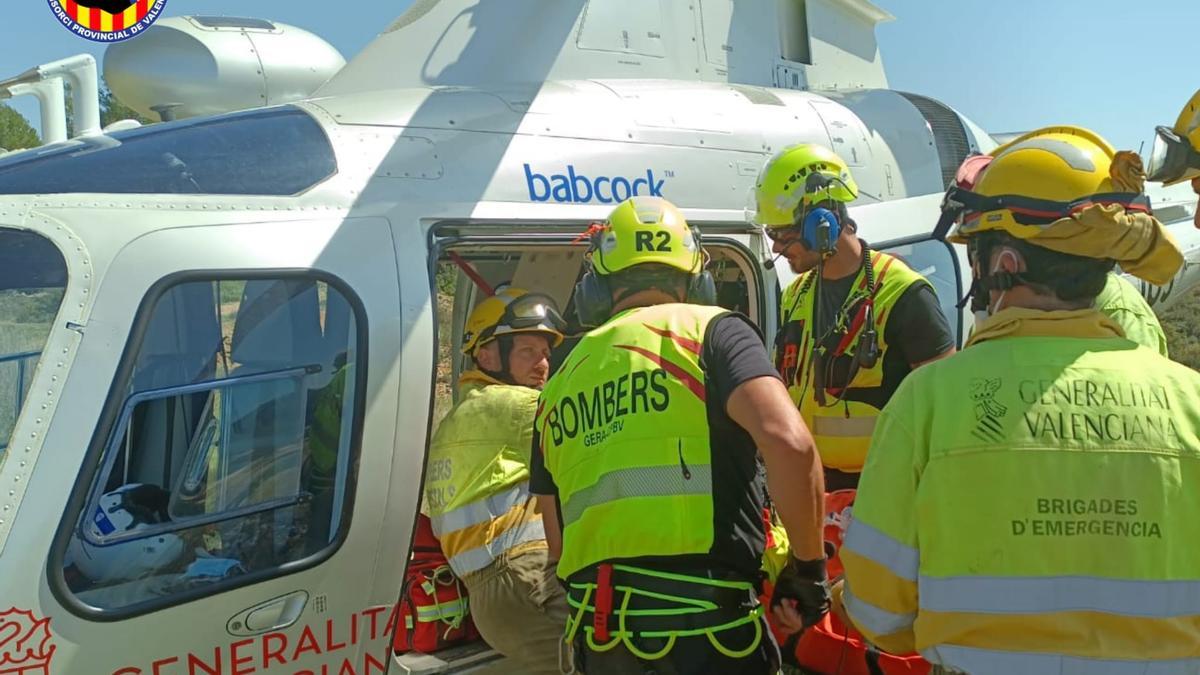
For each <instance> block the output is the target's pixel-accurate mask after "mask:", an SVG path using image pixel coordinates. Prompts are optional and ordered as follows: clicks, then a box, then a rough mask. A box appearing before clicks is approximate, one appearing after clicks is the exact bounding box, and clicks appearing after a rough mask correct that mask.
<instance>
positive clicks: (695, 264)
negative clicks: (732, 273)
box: [575, 197, 717, 326]
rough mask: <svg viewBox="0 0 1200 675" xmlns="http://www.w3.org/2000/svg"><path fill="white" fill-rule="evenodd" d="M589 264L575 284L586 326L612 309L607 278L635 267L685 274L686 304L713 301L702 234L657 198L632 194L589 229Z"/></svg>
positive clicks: (577, 303)
mask: <svg viewBox="0 0 1200 675" xmlns="http://www.w3.org/2000/svg"><path fill="white" fill-rule="evenodd" d="M588 235H590V242H589V243H590V248H589V251H588V262H589V268H590V269H588V270H587V272H586V273H585V274H584V275H583V277H582V278H581V279H580V280H579V282H578V283H577V284H575V311H576V313H577V314H578V316H579V322H580V323H581V324H582V325H584V326H597V325H599V324H601V323H603V322H604V321H605V320H606V319H607V318H608V316H609V315H610V313H611V312H612V308H613V296H612V293H613V290H614V289H613V287H612V285H611V284H610V283H609V279H610V278H611V276H612V275H613V274H615V273H617V272H623V271H625V270H629V269H631V268H634V267H637V266H639V265H650V264H657V265H664V266H666V267H671V268H674V269H676V270H679V271H680V272H683V273H686V274H687V275H688V277H689V279H688V284H687V292H686V297H685V298H684V299H685V300H686V301H687V302H690V303H695V304H704V305H711V304H715V303H716V297H717V290H716V283H715V281H714V280H713V278H712V274H710V273H709V272H708V271H707V270H705V269H704V268H705V266H706V265H707V264H708V256H707V255H706V254H705V252H704V248H703V247H702V246H701V243H700V232H699V231H698V230H695V229H693V228H692V227H691V226H690V225H688V223H687V220H685V219H684V217H683V214H682V213H680V212H679V209H677V208H676V207H675V205H674V204H672V203H671V202H669V201H667V200H665V199H662V198H661V197H630V198H629V199H626V200H625V201H623V202H621V203H620V204H619V205H617V207H616V208H615V209H613V210H612V212H611V213H610V214H609V216H608V220H607V221H605V222H604V223H603V224H602V225H596V226H593V227H592V229H591V230H589V231H588Z"/></svg>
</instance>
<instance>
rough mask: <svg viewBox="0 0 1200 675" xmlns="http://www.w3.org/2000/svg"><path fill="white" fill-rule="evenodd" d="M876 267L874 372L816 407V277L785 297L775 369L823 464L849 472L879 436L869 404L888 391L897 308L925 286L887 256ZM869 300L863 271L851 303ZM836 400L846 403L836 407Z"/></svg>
mask: <svg viewBox="0 0 1200 675" xmlns="http://www.w3.org/2000/svg"><path fill="white" fill-rule="evenodd" d="M871 263H872V266H873V268H874V272H875V287H876V291H875V330H876V333H877V340H878V346H879V358H878V359H877V360H876V361H875V365H874V366H873V367H871V368H863V369H860V370H859V371H858V374H857V375H855V376H854V379H853V380H852V381H851V382H850V383H849V387H848V388H847V390H846V391H845V392H843V393H842V394H841V395H840V396H838V397H835V396H829V397H828V400H829V401H830V402H829V403H827V404H826V405H825V406H821V405H820V404H818V403H817V399H816V394H815V392H814V387H815V386H816V384H815V382H814V376H813V373H814V368H813V363H812V361H813V359H812V349H813V340H814V339H816V338H818V337H819V336H814V335H813V315H814V311H815V308H814V306H815V302H816V289H815V288H814V286H815V284H813V283H812V279H811V277H812V275H814V274H816V272H815V271H812V272H808V273H806V274H802V275H801V276H799V277H798V278H796V279H795V280H794V281H793V282H792V284H791V285H790V286H788V288H787V290H785V291H784V293H783V299H782V307H783V317H782V323H783V326H782V333H781V335H782V339H781V340H780V341H779V343H778V344H777V345H776V355H775V361H776V365H777V366H778V367H779V369H780V375H782V376H783V381H784V383H785V384H787V386H788V392H789V393H790V394H791V396H792V401H793V402H794V403H795V404H796V405H797V406H798V407H799V408H800V415H801V417H803V418H804V423H805V424H807V425H808V428H809V429H810V430H811V431H812V435H813V440H814V441H816V444H817V449H818V450H820V452H821V461H822V463H824V464H825V466H828V467H832V468H834V469H838V470H841V471H848V472H857V471H860V470H861V469H862V466H863V461H864V460H865V459H866V455H867V448H868V447H869V446H870V443H871V433H872V432H873V431H874V430H875V423H876V418H877V417H878V415H879V408H877V407H876V406H875V405H872V404H871V403H868V402H866V401H865V400H864V399H871V398H872V397H871V396H869V393H870V392H872V390H875V389H880V388H882V387H883V359H884V355H885V354H886V353H887V349H888V344H887V338H886V337H885V336H886V335H887V322H888V320H889V319H890V318H891V317H892V308H893V307H894V306H895V304H896V302H897V301H898V300H899V299H900V297H901V296H903V295H904V291H906V290H908V288H909V286H911V285H913V284H914V283H924V282H925V281H924V278H923V277H921V275H919V274H917V273H916V272H914V271H913V270H912V269H910V268H909V267H908V265H905V264H904V262H903V261H901V260H900V259H898V258H896V257H895V256H892V255H888V254H887V253H880V252H879V251H872V252H871ZM867 294H869V289H868V288H867V278H866V270H865V268H863V269H859V271H858V276H857V277H856V278H855V280H854V282H853V287H852V290H851V291H850V297H855V296H866V295H867ZM851 318H853V317H851ZM861 332H862V331H861V328H860V329H859V330H858V331H856V332H855V333H854V334H853V335H852V336H851V339H849V340H848V345H849V347H848V349H847V350H846V354H848V355H849V354H853V353H854V350H855V348H856V346H857V344H858V335H859V334H860V333H861ZM862 394H868V395H866V396H863V395H862ZM837 398H841V399H843V400H841V401H837V402H836V403H833V401H835V400H837Z"/></svg>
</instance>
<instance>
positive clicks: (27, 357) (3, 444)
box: [0, 351, 42, 452]
mask: <svg viewBox="0 0 1200 675" xmlns="http://www.w3.org/2000/svg"><path fill="white" fill-rule="evenodd" d="M41 355H42V352H41V351H32V352H18V353H16V354H5V355H3V356H0V366H2V365H4V364H6V363H12V362H16V364H17V389H16V392H15V394H14V396H13V399H14V403H15V405H14V406H13V425H16V423H17V417H19V416H20V415H21V406H23V405H24V404H25V378H26V377H27V376H28V371H29V370H30V365H29V364H30V362H33V363H34V364H36V363H37V359H38V357H39V356H41ZM8 441H9V438H8V436H4V437H3V438H0V452H4V451H5V450H6V449H7V448H8Z"/></svg>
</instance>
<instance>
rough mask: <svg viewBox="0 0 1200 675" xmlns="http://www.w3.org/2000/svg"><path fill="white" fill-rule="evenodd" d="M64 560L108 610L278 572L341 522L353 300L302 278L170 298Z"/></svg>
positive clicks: (330, 536) (353, 350)
mask: <svg viewBox="0 0 1200 675" xmlns="http://www.w3.org/2000/svg"><path fill="white" fill-rule="evenodd" d="M143 325H144V331H142V332H141V336H142V337H141V343H140V345H138V347H137V351H136V360H135V361H134V363H133V369H132V372H131V374H130V377H129V386H128V388H127V389H126V390H125V391H124V393H123V396H122V401H121V402H120V408H119V413H118V415H117V417H116V423H115V425H114V426H113V428H112V430H111V433H109V435H108V442H107V446H106V448H105V452H104V455H103V458H102V460H101V464H100V468H99V470H98V474H97V479H96V480H95V483H94V485H93V486H92V489H91V491H90V494H89V499H88V500H87V505H86V507H85V508H84V510H83V512H82V514H81V516H80V517H79V519H78V521H77V523H76V525H75V527H74V531H73V533H72V537H71V540H70V543H69V544H68V546H67V549H66V552H65V555H64V578H65V580H66V583H67V586H68V588H70V590H71V591H72V592H73V593H74V594H75V596H76V597H78V598H79V599H80V600H81V601H82V602H83V603H84V604H85V605H88V606H90V607H93V608H96V609H98V610H101V611H105V610H107V611H120V610H127V609H129V608H132V607H134V606H143V605H145V604H147V603H150V604H154V605H157V604H159V603H164V604H169V603H171V602H178V601H182V600H185V599H191V598H194V597H197V596H199V595H206V594H209V593H212V592H216V591H217V590H220V589H223V588H228V587H230V586H232V585H238V582H239V581H240V580H242V579H243V578H244V577H246V576H249V575H253V577H254V578H255V579H261V578H262V577H264V576H271V575H272V574H274V573H277V572H278V571H279V570H280V568H281V566H284V565H288V564H289V563H295V562H297V561H302V560H304V559H306V558H310V557H312V556H314V555H316V554H319V553H321V552H322V551H325V550H327V549H329V548H330V547H331V546H333V545H334V544H335V542H336V540H337V539H338V533H339V532H340V531H344V527H343V526H344V525H345V524H346V523H345V519H346V518H347V517H348V516H347V513H348V512H347V510H346V506H347V504H349V503H350V500H348V499H347V497H348V495H347V491H348V490H350V489H351V486H352V484H353V478H354V476H353V467H354V466H355V465H356V463H355V461H354V455H355V453H356V450H355V448H353V447H352V443H351V438H352V429H353V428H354V421H355V417H356V415H358V414H359V413H360V411H358V410H356V409H355V399H356V397H355V391H356V386H357V382H358V380H359V378H360V376H361V373H362V370H361V367H362V361H361V357H362V349H361V347H360V345H359V339H358V331H359V326H360V323H359V317H358V316H357V312H356V311H355V310H354V309H353V306H352V304H351V303H350V302H349V301H348V299H347V295H345V294H344V292H343V291H341V290H339V289H338V288H337V287H336V286H335V285H333V284H331V283H327V282H326V281H323V280H319V279H315V278H309V277H303V276H288V277H282V278H257V279H249V280H220V281H212V280H206V281H189V282H185V283H181V284H178V285H175V286H173V287H171V288H169V289H168V290H166V291H165V292H163V293H161V294H159V295H158V296H157V299H156V300H154V305H153V309H152V310H151V311H150V314H149V315H148V319H147V321H146V322H145V323H144V324H143Z"/></svg>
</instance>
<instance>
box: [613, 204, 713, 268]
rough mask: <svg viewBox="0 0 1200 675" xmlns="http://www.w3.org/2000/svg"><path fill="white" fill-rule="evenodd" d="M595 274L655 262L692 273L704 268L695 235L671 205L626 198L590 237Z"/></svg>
mask: <svg viewBox="0 0 1200 675" xmlns="http://www.w3.org/2000/svg"><path fill="white" fill-rule="evenodd" d="M592 237H593V241H592V251H591V262H592V269H593V270H595V271H596V274H600V275H605V276H606V275H609V274H612V273H614V272H620V271H621V270H625V269H628V268H630V267H633V266H635V265H645V264H648V263H658V264H661V265H667V266H669V267H674V268H675V269H677V270H679V271H681V272H687V273H688V274H696V273H698V272H699V271H700V270H701V269H702V268H703V267H704V252H703V251H702V250H701V248H700V239H699V236H698V235H697V234H696V233H694V232H693V230H692V228H691V226H690V225H688V223H687V220H685V219H684V217H683V214H682V213H680V212H679V209H677V208H675V205H674V204H672V203H671V202H669V201H667V200H665V199H663V198H661V197H630V198H629V199H626V200H625V201H623V202H621V203H620V204H618V205H617V207H616V208H615V209H613V210H612V212H611V213H610V214H609V216H608V220H607V221H606V222H605V223H604V225H603V226H602V227H600V228H599V229H597V230H596V232H595V233H594V234H593V235H592Z"/></svg>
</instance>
